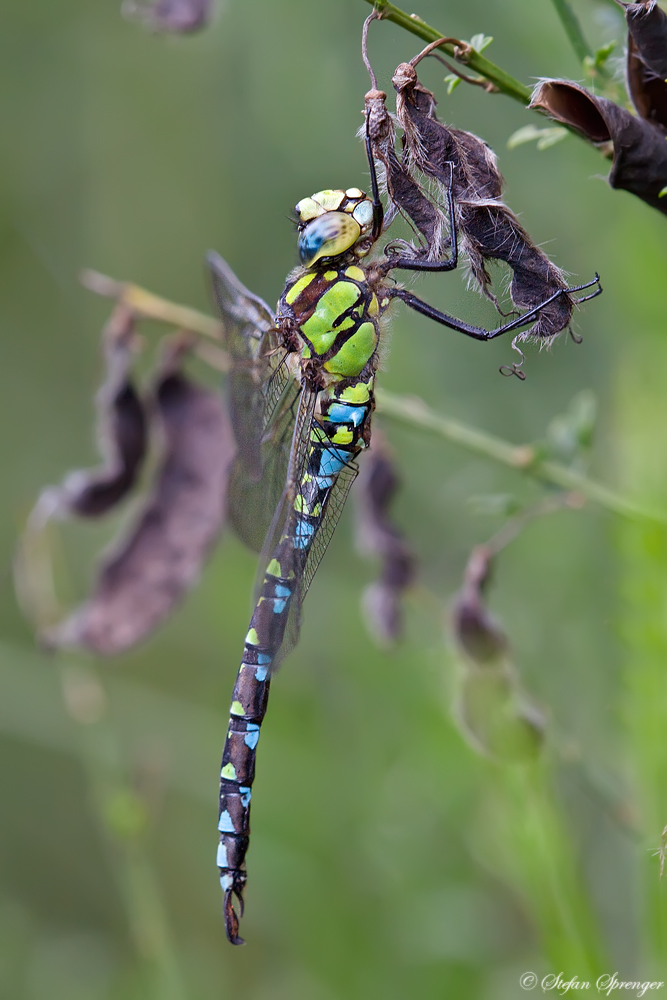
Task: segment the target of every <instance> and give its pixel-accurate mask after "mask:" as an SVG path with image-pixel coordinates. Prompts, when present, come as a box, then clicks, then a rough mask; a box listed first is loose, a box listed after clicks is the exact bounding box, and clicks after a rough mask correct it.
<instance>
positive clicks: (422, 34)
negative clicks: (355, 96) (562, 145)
mask: <svg viewBox="0 0 667 1000" xmlns="http://www.w3.org/2000/svg"><path fill="white" fill-rule="evenodd" d="M366 3H369V4H371V5H372V6H374V7H375V9H376V11H377V12H378V13H379V14H380V15H381V19H382V20H386V21H393V23H394V24H398V25H399V27H401V28H405V30H406V31H409V32H411V34H413V35H417V37H418V38H422V39H424V41H426V42H435V41H437V40H438V39H440V38H445V37H446V36H445V35H443V34H442V33H441V32H439V31H436V29H435V28H432V27H431V26H430V25H428V24H427V23H426V22H425V21H422V19H421V18H420V17H418V16H417V15H416V14H406V13H405V11H403V10H401V9H400V7H396V6H394V4H392V3H388V2H387V0H366ZM442 48H443V49H444V51H445V52H446V53H447V55H449V56H450V57H451V58H452V59H456V60H457V62H462V63H465V65H466V66H469V67H470V68H471V69H472V70H474V71H475V72H476V73H479V75H480V76H483V77H484V78H485V79H486V80H488V81H489V82H490V83H491V84H493V90H491V88H489V91H490V92H494V93H495V92H498V93H501V94H506V95H507V96H508V97H511V98H512V100H514V101H518V102H519V104H522V105H523V106H524V107H527V106H528V105H529V104H530V99H531V88H530V87H527V86H526V85H525V84H523V83H521V82H520V81H519V80H517V79H516V78H515V77H513V76H511V75H510V74H509V73H507V72H506V71H505V70H504V69H502V68H501V67H500V66H497V65H496V64H495V63H492V62H491V60H490V59H487V58H486V57H485V56H483V55H482V54H481V53H480V52H477V51H476V50H475V49H470V51H469V52H466V53H465V54H462V53H461V51H460V50H458V51H457V47H456V46H455V45H452V44H447V43H445V44H443V45H442ZM596 72H597V73H598V74H599V75H601V76H604V70H602V69H596ZM534 110H536V111H537V113H538V114H540V115H544V112H542V111H541V110H540V109H538V108H536V109H534ZM546 117H548V116H546ZM562 127H563V128H565V129H567V131H568V132H571V133H572V135H575V136H577V138H579V139H583V140H584V141H585V142H589V140H588V139H587V138H586V136H585V135H583V134H582V133H581V132H579V131H578V130H577V129H575V128H573V127H572V126H570V125H568V124H566V123H563V124H562ZM596 148H597V149H598V151H599V152H601V153H602V155H603V156H605V157H606V158H607V159H611V152H610V151H608V150H606V149H605V148H604V147H600V146H596Z"/></svg>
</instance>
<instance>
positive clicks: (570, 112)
mask: <svg viewBox="0 0 667 1000" xmlns="http://www.w3.org/2000/svg"><path fill="white" fill-rule="evenodd" d="M530 106H531V107H532V108H542V109H543V110H544V111H546V112H547V114H549V115H550V117H551V118H554V119H556V121H559V122H563V123H564V124H566V125H571V126H572V127H573V128H576V129H577V130H578V131H579V132H581V133H582V134H583V135H584V136H585V137H586V138H587V139H589V140H590V141H591V142H594V143H605V142H611V143H612V146H613V151H614V159H613V166H612V168H611V172H610V174H609V183H610V185H611V186H612V187H613V188H620V189H622V190H624V191H629V192H630V193H631V194H634V195H636V196H637V197H638V198H641V200H642V201H645V202H646V203H647V204H648V205H650V206H651V207H652V208H657V209H658V211H659V212H662V213H663V214H666V215H667V199H666V198H661V197H660V192H661V191H662V190H663V189H664V188H665V186H667V142H665V136H664V134H663V132H662V130H661V129H659V128H657V127H656V126H654V125H651V124H649V123H648V122H647V121H644V120H643V119H641V118H636V117H635V116H634V115H632V114H630V112H629V111H626V109H625V108H621V107H619V106H618V105H617V104H614V102H613V101H610V100H608V99H607V98H605V97H597V96H596V95H595V94H591V93H589V92H588V91H587V90H585V89H584V88H583V87H581V86H579V84H577V83H572V82H571V81H569V80H542V81H541V82H540V83H539V84H538V85H537V87H536V88H535V91H534V92H533V97H532V100H531V104H530Z"/></svg>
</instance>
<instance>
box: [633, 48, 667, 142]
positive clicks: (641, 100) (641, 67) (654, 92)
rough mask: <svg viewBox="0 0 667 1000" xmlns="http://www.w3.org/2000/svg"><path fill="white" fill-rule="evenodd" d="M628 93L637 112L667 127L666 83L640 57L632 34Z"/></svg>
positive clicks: (648, 119)
mask: <svg viewBox="0 0 667 1000" xmlns="http://www.w3.org/2000/svg"><path fill="white" fill-rule="evenodd" d="M627 80H628V93H629V94H630V97H631V98H632V103H633V104H634V106H635V108H636V109H637V113H638V114H640V115H641V116H642V118H645V119H646V121H649V122H651V123H652V124H653V125H656V126H658V127H663V128H665V127H667V83H666V82H665V80H664V79H663V78H662V77H661V76H658V75H657V73H654V71H653V70H652V69H650V68H649V67H648V66H647V65H646V63H645V62H644V60H643V59H642V58H641V56H640V54H639V52H638V50H637V44H636V42H635V40H634V39H633V37H632V35H630V36H629V37H628V62H627Z"/></svg>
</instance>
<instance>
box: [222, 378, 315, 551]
mask: <svg viewBox="0 0 667 1000" xmlns="http://www.w3.org/2000/svg"><path fill="white" fill-rule="evenodd" d="M300 392H301V386H300V385H299V384H298V382H294V381H292V382H290V384H289V387H288V391H287V392H285V393H284V394H283V399H282V401H281V406H280V409H279V411H278V412H277V414H276V416H275V418H274V420H273V422H272V423H271V426H270V428H269V429H268V430H267V431H266V432H265V433H264V435H263V438H262V442H261V461H260V464H261V474H260V478H259V479H258V480H255V479H253V478H252V477H250V476H248V474H247V469H246V467H245V464H244V462H243V461H242V460H241V459H240V458H238V457H237V458H236V459H235V461H234V463H233V465H232V469H231V473H230V481H229V487H228V497H229V499H228V511H229V512H228V521H229V523H230V524H231V526H232V528H233V529H234V531H235V532H236V534H237V535H238V536H239V538H240V539H241V541H242V542H244V543H245V544H246V545H247V546H248V547H249V548H251V549H253V550H254V551H255V552H261V551H262V548H263V546H264V542H265V539H266V536H267V532H268V530H269V527H270V525H271V522H272V518H273V516H274V514H275V511H276V510H277V508H278V506H279V505H280V504H281V502H282V497H283V494H284V491H285V482H286V480H287V471H288V467H289V457H290V451H291V445H292V439H293V434H294V421H295V411H296V409H297V405H298V398H299V393H300Z"/></svg>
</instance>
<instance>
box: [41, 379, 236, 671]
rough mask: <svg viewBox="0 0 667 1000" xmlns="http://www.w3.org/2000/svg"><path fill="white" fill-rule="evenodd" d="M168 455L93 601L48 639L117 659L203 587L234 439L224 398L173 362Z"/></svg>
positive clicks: (159, 402)
mask: <svg viewBox="0 0 667 1000" xmlns="http://www.w3.org/2000/svg"><path fill="white" fill-rule="evenodd" d="M154 396H155V415H156V420H157V421H158V422H159V424H160V426H161V429H162V433H163V437H164V456H163V460H162V463H161V466H160V469H159V471H158V473H157V477H156V481H155V484H154V487H153V489H152V491H151V493H150V495H149V496H148V497H147V499H146V501H145V504H144V506H143V509H142V510H141V511H140V513H139V516H138V519H137V521H136V524H135V525H134V527H133V528H132V530H131V531H130V533H129V536H128V537H127V538H126V539H125V540H124V541H123V542H121V543H120V545H119V546H118V547H117V548H116V549H115V550H114V551H112V553H111V554H110V555H109V556H108V557H107V558H106V559H105V560H104V562H103V563H102V565H101V567H100V569H99V573H98V577H97V580H96V583H95V585H94V588H93V593H92V596H91V597H90V598H89V600H87V601H86V602H85V603H84V604H83V605H81V607H79V608H78V609H77V610H76V611H75V612H74V613H73V614H72V615H71V617H69V618H68V619H67V620H66V621H64V622H63V623H62V624H61V625H59V626H57V627H56V628H55V629H52V630H50V631H49V633H48V634H47V635H46V636H45V639H46V641H47V642H49V643H50V644H51V645H54V646H72V645H73V646H78V647H83V648H86V649H89V650H91V651H93V652H96V653H100V654H102V655H105V656H110V655H113V654H115V653H119V652H122V651H123V650H125V649H128V648H130V647H131V646H133V645H135V643H137V642H139V641H141V640H142V639H144V638H146V636H147V635H149V633H150V632H152V631H153V629H155V628H156V627H157V626H158V625H159V624H160V623H161V622H162V621H163V620H164V619H165V618H167V617H168V616H169V615H170V614H171V612H172V611H173V609H174V608H175V606H176V605H177V604H178V603H179V601H180V600H181V599H182V597H183V596H184V595H185V593H186V592H187V591H188V590H189V589H190V588H191V587H192V586H193V585H194V584H195V583H196V582H197V580H198V578H199V575H200V573H201V569H202V566H203V564H204V561H205V559H206V557H207V555H208V553H209V551H210V549H211V547H212V546H213V544H214V542H215V540H216V538H217V536H218V533H219V531H220V528H221V526H222V523H223V519H224V515H225V498H226V488H227V473H228V468H229V464H230V462H231V459H232V457H233V454H234V442H233V436H232V432H231V427H230V423H229V418H228V416H227V413H226V410H225V407H224V406H223V404H222V401H221V398H220V395H219V394H218V393H216V392H212V391H210V390H208V389H205V388H203V387H202V386H199V385H197V384H196V383H194V382H192V381H191V380H190V379H189V378H188V377H187V376H186V375H184V374H183V373H182V372H181V371H179V370H178V368H177V366H176V360H175V359H172V361H171V362H170V363H169V364H167V366H166V367H165V369H164V370H163V372H162V373H161V375H160V377H159V379H158V381H157V384H156V386H155V392H154Z"/></svg>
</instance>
